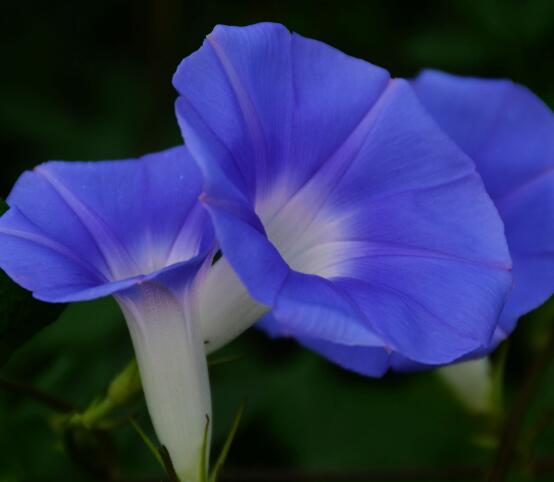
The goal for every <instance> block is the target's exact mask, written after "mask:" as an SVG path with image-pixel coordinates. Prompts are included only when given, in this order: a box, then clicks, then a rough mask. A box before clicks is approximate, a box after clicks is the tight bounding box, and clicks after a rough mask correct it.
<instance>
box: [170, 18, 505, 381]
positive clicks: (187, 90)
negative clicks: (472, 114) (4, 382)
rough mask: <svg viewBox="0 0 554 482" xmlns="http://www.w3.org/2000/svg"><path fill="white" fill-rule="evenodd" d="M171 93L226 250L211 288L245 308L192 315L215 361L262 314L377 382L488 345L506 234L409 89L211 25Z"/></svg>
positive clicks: (267, 37)
mask: <svg viewBox="0 0 554 482" xmlns="http://www.w3.org/2000/svg"><path fill="white" fill-rule="evenodd" d="M174 85H175V87H176V88H177V90H178V92H179V94H180V97H179V99H178V100H177V103H176V112H177V116H178V120H179V123H180V126H181V129H182V132H183V135H184V138H185V139H186V142H187V146H188V148H189V149H190V151H191V153H192V155H193V157H194V159H195V161H196V162H197V163H198V164H199V166H200V168H201V170H202V172H203V175H204V178H205V183H204V193H203V195H202V196H201V199H202V203H203V205H204V206H205V207H206V209H207V210H208V212H209V214H210V217H211V219H212V222H213V225H214V229H215V233H216V237H217V239H218V242H219V245H220V247H221V250H222V253H223V258H221V259H220V260H219V261H217V262H216V264H215V265H214V267H213V270H212V271H213V272H215V273H218V276H217V277H213V283H214V285H215V284H216V283H217V282H220V283H225V284H226V285H227V287H228V292H229V293H230V295H229V296H234V297H235V298H237V299H238V298H241V299H242V302H241V303H237V306H241V307H242V308H241V309H242V310H243V311H244V312H245V316H244V317H243V318H242V319H239V318H236V319H235V320H234V322H233V323H229V322H227V321H226V320H225V317H221V316H219V317H202V326H203V333H204V336H205V338H206V340H207V341H209V343H210V344H211V347H212V348H210V344H209V345H208V349H215V348H217V347H218V346H221V345H222V344H224V343H226V342H227V341H229V340H230V339H232V338H233V337H234V336H236V335H237V334H238V333H240V332H241V331H242V330H244V329H245V328H247V327H248V326H249V325H251V324H252V323H253V322H254V321H256V319H257V318H259V317H260V316H261V315H263V314H265V317H264V319H263V321H262V325H263V326H265V327H266V329H268V330H270V331H272V332H273V333H279V334H285V335H290V336H294V337H296V338H297V339H298V340H299V341H300V342H301V343H303V344H305V345H307V346H309V347H311V348H313V349H315V350H317V351H319V352H321V353H323V354H324V355H325V356H327V357H328V358H330V359H332V360H334V361H336V362H338V363H339V364H342V365H343V366H346V367H349V368H354V369H356V368H357V369H359V370H361V371H364V372H365V373H367V374H370V375H375V376H378V375H381V374H383V373H384V372H385V371H386V370H387V369H388V367H389V366H390V364H391V360H393V359H394V356H395V355H398V354H400V355H401V356H402V357H406V358H408V359H411V360H415V361H417V362H420V363H429V364H438V363H446V362H449V361H452V360H454V359H456V358H459V357H460V356H463V355H464V354H466V353H468V352H471V351H473V350H475V349H478V348H479V347H482V346H485V345H487V344H488V343H489V341H490V338H491V336H492V334H493V330H494V327H495V325H496V320H497V317H498V314H499V312H500V310H501V309H502V307H503V304H504V301H505V298H506V296H507V292H508V290H509V288H510V285H511V275H510V268H511V262H510V258H509V254H508V250H507V246H506V241H505V238H504V234H503V227H502V223H501V220H500V218H499V216H498V213H497V211H496V209H495V208H494V206H493V204H492V202H491V200H490V198H489V197H488V195H487V194H486V192H485V190H484V188H483V185H482V181H481V179H480V178H479V176H478V175H477V173H476V172H475V166H474V164H473V163H472V161H471V160H470V159H469V158H468V157H467V156H466V155H465V154H464V153H463V152H462V151H461V150H460V149H459V148H458V147H457V146H456V145H455V144H454V143H453V142H452V141H451V140H450V139H449V138H448V137H447V136H446V135H444V133H443V132H442V131H441V130H440V129H438V128H437V126H436V124H435V122H434V121H433V120H432V119H431V117H430V116H429V115H428V114H427V113H426V112H425V110H424V109H423V108H422V106H421V104H420V103H419V101H418V100H417V97H416V95H415V94H414V92H413V90H412V88H411V86H410V85H409V83H408V82H406V81H404V80H402V79H391V78H390V76H389V74H388V72H387V71H385V70H383V69H382V68H379V67H376V66H374V65H371V64H369V63H367V62H364V61H362V60H360V59H356V58H352V57H349V56H347V55H345V54H343V53H341V52H340V51H338V50H335V49H334V48H332V47H329V46H327V45H325V44H323V43H321V42H318V41H315V40H311V39H307V38H304V37H301V36H300V35H297V34H291V33H290V32H289V31H288V30H287V29H286V28H284V27H283V26H281V25H277V24H268V23H264V24H257V25H252V26H249V27H243V28H241V27H225V26H218V27H216V28H215V29H214V31H213V32H212V33H211V34H210V35H208V37H207V39H206V40H205V42H204V44H203V45H202V47H201V48H200V49H199V50H198V51H197V52H195V53H194V54H192V55H191V56H189V57H188V58H186V59H184V60H183V62H182V63H181V65H180V66H179V68H178V70H177V72H176V74H175V76H174ZM249 296H250V297H251V300H250V301H249ZM204 304H207V302H205V303H204ZM202 306H203V304H202V303H201V311H202ZM361 354H363V356H360V355H361Z"/></svg>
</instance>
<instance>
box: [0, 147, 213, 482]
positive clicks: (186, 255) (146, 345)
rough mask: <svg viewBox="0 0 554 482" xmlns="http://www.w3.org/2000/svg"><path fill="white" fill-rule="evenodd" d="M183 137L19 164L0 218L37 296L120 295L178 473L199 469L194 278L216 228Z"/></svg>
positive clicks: (2, 237)
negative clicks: (135, 152)
mask: <svg viewBox="0 0 554 482" xmlns="http://www.w3.org/2000/svg"><path fill="white" fill-rule="evenodd" d="M200 190H201V175H200V172H199V171H198V169H197V167H196V166H195V165H194V163H193V162H192V161H191V159H190V155H189V154H188V152H187V151H186V149H185V148H184V147H177V148H174V149H170V150H166V151H163V152H159V153H156V154H150V155H147V156H145V157H143V158H141V159H138V160H136V159H135V160H125V161H112V162H110V161H108V162H48V163H46V164H42V165H40V166H38V167H36V168H35V169H34V170H33V171H32V172H26V173H24V174H23V175H22V176H21V177H20V178H19V180H18V181H17V183H16V185H15V187H14V188H13V190H12V192H11V194H10V196H9V197H8V199H7V202H8V204H9V206H10V209H9V210H8V212H7V213H6V214H5V215H4V216H2V218H0V267H1V268H2V269H3V270H5V271H6V272H7V273H8V275H9V276H11V277H12V278H13V279H14V280H15V281H16V282H17V283H19V284H20V285H22V286H23V287H25V288H27V289H29V290H31V291H32V292H33V294H34V296H35V297H36V298H38V299H41V300H44V301H49V302H69V301H83V300H91V299H95V298H100V297H103V296H107V295H113V296H114V297H115V299H116V300H117V302H118V303H119V305H120V307H121V309H122V311H123V313H124V315H125V319H126V321H127V325H128V328H129V332H130V334H131V338H132V341H133V345H134V348H135V351H136V355H137V360H138V364H139V368H140V372H141V378H142V384H143V388H144V393H145V397H146V402H147V405H148V409H149V412H150V415H151V418H152V422H153V425H154V428H155V430H156V433H157V435H158V438H159V440H160V442H161V443H162V444H163V445H164V446H165V447H166V448H167V449H168V451H169V454H170V456H171V458H172V461H173V464H174V466H175V469H176V471H177V473H178V475H179V476H180V478H181V480H182V481H183V482H197V481H199V480H200V471H201V470H204V468H203V467H201V466H200V465H201V450H202V444H203V441H204V433H205V428H206V423H207V417H209V416H210V415H211V400H210V391H209V382H208V369H207V363H206V357H205V352H204V343H203V340H202V336H201V328H200V326H199V322H198V301H197V298H198V295H197V291H198V287H199V286H200V285H201V284H202V280H203V278H204V277H205V272H206V270H207V269H208V268H209V264H210V262H211V257H212V256H211V255H212V254H213V231H212V229H211V227H210V224H209V220H208V217H207V214H206V213H205V211H204V209H203V208H202V206H201V205H200V204H199V203H198V202H197V198H198V195H199V194H200Z"/></svg>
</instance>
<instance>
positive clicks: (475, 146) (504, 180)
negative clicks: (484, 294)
mask: <svg viewBox="0 0 554 482" xmlns="http://www.w3.org/2000/svg"><path fill="white" fill-rule="evenodd" d="M414 88H415V91H416V93H417V95H418V96H419V98H420V100H421V102H422V103H423V105H424V106H425V107H426V108H427V110H428V111H429V112H430V113H431V115H432V116H433V117H434V119H435V120H436V121H437V122H438V124H439V125H440V127H442V128H443V129H444V130H445V131H446V133H447V134H448V135H449V136H450V137H451V138H452V139H454V141H456V143H457V144H458V145H459V146H460V147H461V148H462V149H463V150H464V152H466V153H467V154H468V155H469V156H470V157H471V158H472V159H473V160H474V161H475V163H476V165H477V170H478V172H479V173H480V174H481V177H482V178H483V182H484V183H485V188H486V189H487V192H488V193H489V195H490V196H491V198H492V200H493V201H494V203H495V205H496V207H497V209H498V211H499V213H500V216H501V217H502V220H503V221H504V225H505V229H506V238H507V240H508V246H509V248H510V254H511V257H512V260H513V276H514V288H513V290H512V292H511V293H510V296H509V298H508V301H507V303H506V306H505V307H504V310H503V311H502V314H501V317H500V322H499V326H498V328H497V331H496V333H495V337H494V341H493V343H492V345H491V347H489V348H491V349H492V348H493V347H494V346H496V344H497V343H498V342H499V341H500V340H502V339H504V338H505V337H506V336H507V335H508V334H509V333H511V332H512V330H513V329H514V328H515V325H516V322H517V320H518V319H519V318H520V317H521V316H522V315H524V314H526V313H528V312H529V311H531V310H533V309H535V308H537V307H538V306H539V305H541V304H542V303H544V302H545V301H546V300H547V299H548V298H549V297H550V296H551V295H552V293H554V115H553V113H552V111H551V110H550V109H549V108H548V107H547V106H546V105H545V104H544V103H543V102H542V101H541V100H540V99H539V98H538V97H536V96H535V95H534V94H533V93H531V92H530V91H529V90H527V89H526V88H525V87H523V86H521V85H517V84H515V83H513V82H510V81H509V80H492V79H490V80H489V79H479V78H472V77H459V76H455V75H449V74H446V73H443V72H438V71H432V70H427V71H424V72H422V73H421V74H420V75H419V76H418V77H417V79H416V80H415V81H414Z"/></svg>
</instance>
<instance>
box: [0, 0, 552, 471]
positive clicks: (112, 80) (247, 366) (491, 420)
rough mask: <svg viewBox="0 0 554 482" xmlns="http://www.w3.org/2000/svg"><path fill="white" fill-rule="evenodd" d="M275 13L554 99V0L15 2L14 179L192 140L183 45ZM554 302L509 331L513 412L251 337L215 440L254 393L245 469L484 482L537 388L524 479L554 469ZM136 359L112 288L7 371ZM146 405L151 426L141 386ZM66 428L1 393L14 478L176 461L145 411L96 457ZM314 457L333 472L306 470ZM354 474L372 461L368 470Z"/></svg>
mask: <svg viewBox="0 0 554 482" xmlns="http://www.w3.org/2000/svg"><path fill="white" fill-rule="evenodd" d="M262 20H273V21H279V22H282V23H284V24H285V25H286V26H287V27H288V28H289V29H291V30H295V31H297V32H299V33H301V34H303V35H305V36H308V37H314V38H317V39H320V40H323V41H325V42H327V43H329V44H331V45H333V46H335V47H337V48H339V49H341V50H343V51H345V52H347V53H349V54H351V55H355V56H358V57H362V58H364V59H367V60H369V61H371V62H373V63H376V64H378V65H380V66H383V67H386V68H387V69H388V70H390V71H391V73H392V74H393V75H394V76H403V77H411V76H413V75H415V74H416V73H417V72H418V71H419V70H420V69H421V68H424V67H435V68H440V69H444V70H448V71H451V72H454V73H459V74H469V75H478V76H487V77H508V78H511V79H514V80H516V81H517V82H520V83H522V84H524V85H526V86H528V87H529V88H530V89H531V90H533V91H534V92H535V93H537V94H538V95H539V96H540V97H541V98H542V99H544V100H545V101H546V102H547V103H548V104H549V105H550V106H551V107H552V106H553V105H554V80H553V74H554V62H553V51H554V2H553V1H552V0H536V1H529V2H523V1H504V2H490V1H479V0H477V1H457V2H454V1H452V2H446V1H428V2H415V1H387V2H385V1H383V2H376V1H374V2H347V1H339V2H324V1H305V2H300V1H296V2H294V1H279V2H262V1H258V2H256V1H250V2H247V1H234V2H233V1H226V2H224V1H208V0H206V1H203V2H200V1H194V2H187V1H177V0H173V1H170V0H168V1H154V0H152V1H142V0H141V1H134V2H129V1H127V2H124V1H119V0H112V1H108V0H96V1H81V2H56V1H51V2H46V1H44V2H41V1H35V2H25V1H20V2H8V1H3V2H2V6H1V7H0V36H1V37H0V40H1V42H0V54H1V55H0V62H1V64H0V65H1V75H0V140H1V147H2V151H1V152H2V160H1V171H0V172H1V175H0V195H1V196H2V197H5V196H6V195H7V194H8V192H9V189H10V187H11V186H12V184H13V182H14V181H15V180H16V179H17V177H18V176H19V174H20V173H21V172H22V170H24V169H27V168H31V167H32V166H34V165H35V164H37V163H40V162H43V161H45V160H51V159H64V160H95V159H117V158H125V157H133V156H137V155H140V154H143V153H146V152H149V151H154V150H159V149H162V148H165V147H169V146H171V145H174V144H176V143H179V142H180V135H179V132H178V128H177V125H176V122H175V119H174V115H173V102H174V99H175V92H174V91H173V88H172V86H171V76H172V74H173V71H174V70H175V68H176V66H177V64H178V63H179V61H180V60H181V59H182V58H183V57H184V56H186V55H188V54H189V53H191V52H192V51H194V50H195V49H197V48H198V47H199V46H200V44H201V42H202V40H203V37H204V36H205V35H206V34H207V33H209V32H210V31H211V29H212V28H213V27H214V25H216V24H218V23H226V24H236V25H246V24H249V23H254V22H257V21H262ZM553 315H554V306H552V304H550V305H549V306H546V307H543V308H542V309H541V310H539V311H538V312H536V313H534V314H532V315H530V316H528V317H527V318H526V319H525V320H522V322H521V323H520V328H518V330H516V333H515V335H514V336H513V337H512V339H511V342H510V346H509V347H508V348H507V354H508V355H507V362H506V366H505V372H506V373H505V382H504V386H505V392H506V400H505V405H504V407H503V408H504V409H505V410H506V414H507V415H506V417H504V418H503V417H502V414H499V413H497V414H496V416H492V415H489V416H488V417H486V416H475V415H471V414H470V413H468V412H467V411H466V410H465V409H464V407H463V405H462V404H461V403H460V402H459V401H458V400H457V399H456V398H455V397H454V396H453V395H452V393H451V392H450V391H449V390H448V388H447V387H445V386H444V385H443V384H442V383H441V381H440V380H439V379H438V377H437V376H436V375H435V374H434V373H425V374H415V375H394V374H393V375H387V376H386V377H385V378H384V379H383V380H371V379H364V378H362V377H359V376H355V375H353V374H350V373H347V372H345V371H342V370H340V369H338V368H336V367H334V366H332V365H330V364H328V363H327V362H325V361H323V360H321V359H319V358H318V357H317V356H315V355H313V354H311V353H309V352H307V351H305V350H302V349H300V348H299V347H297V346H296V345H295V344H294V343H293V342H290V341H280V342H274V341H269V340H267V339H266V338H265V337H264V336H263V335H261V334H260V333H257V332H254V331H252V332H251V333H248V334H246V335H245V336H243V337H242V338H241V339H239V340H238V341H236V342H235V343H233V344H232V345H231V346H230V347H228V348H227V349H226V350H225V353H226V354H232V355H235V354H236V355H241V356H244V358H242V359H241V360H240V361H237V362H234V363H230V364H228V365H224V366H219V367H215V368H214V369H213V370H212V382H213V396H214V407H215V437H214V438H215V443H214V447H215V450H216V451H217V449H218V448H219V446H220V445H221V442H222V440H223V438H224V436H225V434H226V431H227V429H228V427H229V425H230V424H231V420H232V417H233V413H234V411H235V410H236V408H237V407H238V405H239V403H240V402H241V400H243V399H245V398H247V399H248V408H247V412H246V416H245V419H244V421H243V423H242V425H241V428H240V432H239V435H238V439H237V441H236V443H235V445H234V446H233V449H232V451H231V455H230V460H229V464H228V468H229V471H228V472H227V478H228V480H231V479H232V480H238V481H243V480H270V479H269V478H267V479H263V477H269V476H272V477H274V478H272V479H271V480H275V481H278V480H283V481H286V480H298V481H301V480H313V481H319V480H336V481H338V482H348V481H350V480H374V481H381V480H383V481H384V480H483V477H482V476H480V475H479V474H481V472H482V471H483V470H485V469H486V467H488V466H490V465H491V464H492V463H493V462H494V460H495V459H496V454H497V450H498V441H499V439H500V438H501V437H500V436H499V434H500V433H501V432H502V427H504V426H505V424H506V419H507V420H510V418H509V417H510V415H509V414H510V408H511V407H512V406H513V404H514V401H517V400H518V399H519V400H521V398H518V397H520V396H521V393H522V392H523V393H527V392H529V394H530V395H533V397H532V401H531V402H530V403H529V404H528V405H529V407H524V408H526V409H525V410H524V411H523V414H520V415H518V417H515V418H516V419H517V421H518V422H519V421H521V422H522V423H523V431H522V434H521V435H519V436H518V437H517V441H516V442H517V443H516V449H515V454H514V456H513V457H512V459H513V461H514V470H513V475H512V479H510V480H522V481H524V480H554V475H553V474H554V473H553V472H551V473H550V475H543V477H542V478H541V477H540V475H539V474H538V472H541V473H544V472H548V471H549V470H550V469H551V468H552V467H553V465H554V463H553V462H552V460H551V459H550V454H554V428H551V427H550V424H549V422H550V419H551V418H552V416H551V414H552V410H553V409H554V370H553V367H552V366H550V364H549V360H548V358H544V357H543V358H541V359H540V360H539V361H541V360H542V362H543V363H542V365H540V366H538V368H537V367H536V366H535V365H534V361H533V360H535V359H536V357H537V356H538V357H541V356H542V355H541V353H543V352H542V351H541V350H542V349H543V345H544V343H545V340H547V339H549V337H550V330H551V327H550V325H551V320H552V319H553ZM130 357H131V347H130V342H129V340H128V337H127V334H126V331H125V326H124V323H123V321H122V319H121V317H120V315H119V314H118V311H117V308H115V306H114V303H113V302H112V301H110V300H100V301H98V302H94V303H88V304H78V305H74V306H72V307H71V308H70V309H69V310H68V311H66V312H65V313H64V315H62V318H61V320H59V321H58V322H56V323H54V324H53V325H51V326H50V327H48V328H47V329H45V330H43V331H42V332H41V333H40V334H39V335H38V336H37V337H35V338H34V339H33V340H31V342H29V343H28V344H27V345H25V346H24V347H23V348H22V349H21V350H20V351H18V352H17V353H16V354H15V355H14V356H13V357H12V358H11V360H10V362H9V363H8V364H7V365H6V366H4V367H3V368H1V369H0V375H1V376H3V377H9V378H10V379H16V380H20V381H24V382H25V383H28V384H32V385H34V386H38V387H40V388H41V389H43V390H47V391H49V392H52V393H54V394H56V396H58V397H60V398H63V399H66V400H70V401H71V402H73V403H76V404H79V405H81V406H85V405H86V404H87V403H89V402H90V401H91V400H92V399H93V398H94V397H95V396H97V395H98V394H101V393H102V390H104V389H105V387H106V386H107V384H108V383H109V381H110V379H111V378H112V377H113V376H114V375H115V374H116V373H117V372H118V371H119V370H120V369H121V368H122V367H123V366H125V364H126V362H127V361H128V360H129V359H130ZM500 358H501V357H499V356H496V360H495V362H496V363H497V364H499V363H501V360H500ZM534 367H535V368H534ZM534 373H536V374H540V375H542V376H541V377H539V378H538V379H537V381H538V382H539V383H538V384H537V387H535V388H537V389H536V390H533V388H534V387H532V386H531V387H530V388H529V386H528V384H527V385H526V382H528V381H529V379H530V378H531V379H532V374H534ZM530 374H531V375H530ZM530 398H531V397H530ZM516 403H517V402H516ZM136 411H137V412H138V420H139V421H140V423H141V424H142V425H143V426H144V427H146V428H148V426H149V425H148V423H149V422H148V418H147V416H146V415H145V410H144V407H143V405H142V404H141V403H140V402H139V403H137V405H136ZM516 415H517V414H516ZM55 428H56V424H55V414H54V413H53V412H52V411H51V410H49V409H47V408H45V407H43V406H41V405H40V404H38V403H36V402H35V401H33V400H30V399H29V398H28V397H24V396H22V395H21V394H14V393H7V394H5V393H1V392H0V482H19V481H66V480H67V481H89V480H95V479H94V474H95V473H99V470H100V473H102V467H104V466H109V467H110V470H111V471H112V472H113V473H116V474H119V475H117V477H115V476H114V477H113V478H112V480H142V479H144V478H145V477H149V476H154V475H156V474H160V473H161V472H160V470H159V468H158V467H157V466H156V463H155V461H154V460H153V458H152V457H151V455H150V453H149V452H148V451H147V449H146V448H145V447H144V446H143V445H142V442H141V441H140V439H139V438H138V436H137V435H136V434H135V432H133V430H132V429H130V428H129V427H123V428H121V429H118V430H115V431H113V432H110V433H109V434H108V438H101V439H100V440H101V443H98V439H91V441H90V446H89V445H87V446H86V450H84V453H85V454H86V457H85V458H86V459H87V461H85V462H84V463H83V461H82V460H81V461H79V460H78V459H79V457H75V456H73V458H72V457H70V456H69V455H68V453H67V452H68V449H67V444H66V445H64V443H63V440H62V437H61V436H60V434H59V433H58V432H57V431H56V429H55ZM102 437H103V436H102ZM87 443H89V442H87ZM112 444H113V445H112ZM91 464H92V467H90V465H91ZM96 466H99V467H100V469H98V467H96ZM257 469H260V473H258V474H257V475H256V474H255V473H254V471H255V470H257ZM283 471H287V473H286V474H285V473H284V472H283ZM314 471H315V472H317V473H318V474H319V475H317V474H316V475H313V478H307V475H306V473H312V474H313V473H314ZM356 471H364V472H366V471H369V473H366V474H365V475H364V474H362V475H363V477H361V476H359V478H356V474H354V473H353V472H356ZM437 471H438V473H436V472H437ZM332 474H338V475H335V476H334V478H333V479H331V475H332ZM348 474H351V475H348ZM249 476H250V477H252V478H250V479H248V478H247V477H249ZM370 476H371V477H370ZM98 477H100V476H98ZM102 477H105V476H102ZM233 477H234V478H233ZM325 477H328V478H325ZM418 477H419V478H418ZM141 478H142V479H141ZM100 479H101V477H100ZM97 480H98V479H97ZM102 480H106V479H105V478H104V479H102ZM153 480H157V479H153Z"/></svg>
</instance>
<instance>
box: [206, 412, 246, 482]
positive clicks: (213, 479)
mask: <svg viewBox="0 0 554 482" xmlns="http://www.w3.org/2000/svg"><path fill="white" fill-rule="evenodd" d="M245 406H246V403H244V402H243V403H241V404H240V407H239V409H238V410H237V413H236V414H235V418H234V419H233V424H232V425H231V429H230V430H229V433H228V434H227V438H226V439H225V443H224V444H223V448H222V449H221V452H220V454H219V457H218V458H217V460H216V462H215V465H214V468H213V471H212V474H211V475H210V479H209V481H208V482H217V479H218V478H219V474H220V472H221V470H222V469H223V466H224V465H225V461H226V460H227V455H228V454H229V450H230V449H231V445H232V443H233V440H234V438H235V435H236V433H237V430H238V428H239V425H240V421H241V419H242V415H243V414H244V408H245Z"/></svg>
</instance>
